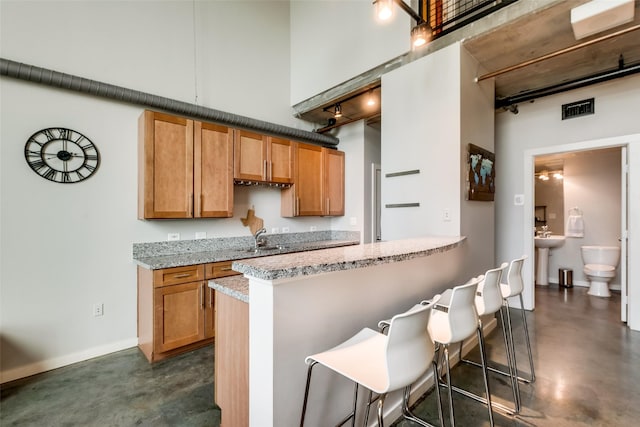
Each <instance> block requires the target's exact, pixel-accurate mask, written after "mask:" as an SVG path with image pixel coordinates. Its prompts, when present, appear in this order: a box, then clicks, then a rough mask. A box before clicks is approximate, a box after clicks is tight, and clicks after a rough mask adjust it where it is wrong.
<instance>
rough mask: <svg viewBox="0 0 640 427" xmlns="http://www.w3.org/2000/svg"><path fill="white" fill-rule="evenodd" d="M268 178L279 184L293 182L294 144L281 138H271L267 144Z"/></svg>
mask: <svg viewBox="0 0 640 427" xmlns="http://www.w3.org/2000/svg"><path fill="white" fill-rule="evenodd" d="M267 148H268V149H267V159H268V161H269V163H268V164H267V166H268V172H269V174H268V180H269V181H270V182H276V183H279V184H290V183H291V182H293V144H292V143H291V141H289V140H286V139H281V138H274V137H270V138H269V144H268V146H267Z"/></svg>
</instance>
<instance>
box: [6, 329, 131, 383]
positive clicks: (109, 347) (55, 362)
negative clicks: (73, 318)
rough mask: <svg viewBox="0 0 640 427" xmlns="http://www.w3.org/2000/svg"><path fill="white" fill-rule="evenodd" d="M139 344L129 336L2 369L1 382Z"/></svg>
mask: <svg viewBox="0 0 640 427" xmlns="http://www.w3.org/2000/svg"><path fill="white" fill-rule="evenodd" d="M137 345H138V338H129V339H126V340H122V341H118V342H114V343H109V344H105V345H101V346H97V347H92V348H88V349H86V350H82V351H79V352H76V353H71V354H67V355H64V356H60V357H55V358H53V359H47V360H42V361H39V362H34V363H30V364H28V365H24V366H20V367H18V368H13V369H8V370H6V371H0V384H4V383H6V382H9V381H14V380H17V379H20V378H25V377H29V376H31V375H35V374H40V373H42V372H46V371H50V370H52V369H57V368H62V367H63V366H68V365H72V364H74V363H78V362H82V361H85V360H89V359H93V358H94V357H98V356H104V355H105V354H109V353H114V352H116V351H120V350H125V349H127V348H131V347H136V346H137Z"/></svg>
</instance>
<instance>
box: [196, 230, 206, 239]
mask: <svg viewBox="0 0 640 427" xmlns="http://www.w3.org/2000/svg"><path fill="white" fill-rule="evenodd" d="M206 238H207V232H206V231H196V240H198V239H206Z"/></svg>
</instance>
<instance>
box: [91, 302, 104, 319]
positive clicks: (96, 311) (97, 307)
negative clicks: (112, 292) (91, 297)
mask: <svg viewBox="0 0 640 427" xmlns="http://www.w3.org/2000/svg"><path fill="white" fill-rule="evenodd" d="M103 314H104V304H102V303H99V304H93V316H94V317H98V316H102V315H103Z"/></svg>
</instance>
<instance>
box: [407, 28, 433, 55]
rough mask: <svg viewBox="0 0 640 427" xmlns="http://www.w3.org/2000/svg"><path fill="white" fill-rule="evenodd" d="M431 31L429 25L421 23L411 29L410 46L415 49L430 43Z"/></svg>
mask: <svg viewBox="0 0 640 427" xmlns="http://www.w3.org/2000/svg"><path fill="white" fill-rule="evenodd" d="M431 37H432V31H431V27H430V26H429V24H427V23H426V22H423V23H421V24H418V25H416V26H415V27H413V28H412V29H411V46H413V48H414V49H415V48H417V47H420V46H423V45H425V44H427V43H429V42H430V41H431Z"/></svg>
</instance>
